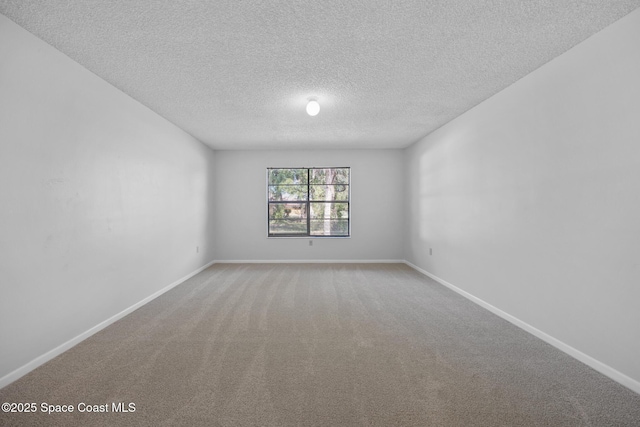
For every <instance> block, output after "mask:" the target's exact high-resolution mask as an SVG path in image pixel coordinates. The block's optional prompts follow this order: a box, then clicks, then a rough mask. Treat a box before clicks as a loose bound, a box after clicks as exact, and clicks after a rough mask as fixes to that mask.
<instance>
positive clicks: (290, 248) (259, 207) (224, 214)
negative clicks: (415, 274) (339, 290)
mask: <svg viewBox="0 0 640 427" xmlns="http://www.w3.org/2000/svg"><path fill="white" fill-rule="evenodd" d="M402 163H403V153H402V151H401V150H359V151H349V150H344V151H341V150H336V151H329V150H323V151H313V150H306V151H305V150H300V151H295V150H288V151H216V176H217V177H218V179H217V180H216V185H217V189H216V191H217V198H218V199H217V201H218V203H217V205H216V214H215V216H216V236H217V242H216V248H217V249H216V250H217V252H216V257H217V259H218V260H254V261H255V260H341V259H342V260H390V259H391V260H399V259H402V234H403V230H404V228H403V227H404V224H403V221H404V216H403V214H402V205H403V192H402V191H401V190H399V189H401V188H402V179H403V175H402ZM298 166H302V167H305V166H309V167H313V166H321V167H322V166H350V167H351V221H352V226H351V237H350V238H346V239H345V238H328V239H327V238H315V239H313V246H309V239H308V238H307V239H300V238H290V239H285V238H270V239H268V238H267V202H266V197H267V194H266V191H267V184H266V169H267V167H298Z"/></svg>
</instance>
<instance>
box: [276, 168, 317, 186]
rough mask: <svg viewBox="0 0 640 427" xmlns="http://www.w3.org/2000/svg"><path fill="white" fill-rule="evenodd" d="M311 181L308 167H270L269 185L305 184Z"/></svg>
mask: <svg viewBox="0 0 640 427" xmlns="http://www.w3.org/2000/svg"><path fill="white" fill-rule="evenodd" d="M308 181H309V177H308V170H307V169H269V185H278V184H303V185H306V184H307V182H308Z"/></svg>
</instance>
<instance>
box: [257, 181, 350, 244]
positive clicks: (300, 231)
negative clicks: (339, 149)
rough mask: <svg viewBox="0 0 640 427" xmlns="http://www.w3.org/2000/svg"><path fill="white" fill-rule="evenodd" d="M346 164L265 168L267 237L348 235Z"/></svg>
mask: <svg viewBox="0 0 640 427" xmlns="http://www.w3.org/2000/svg"><path fill="white" fill-rule="evenodd" d="M349 175H350V169H349V168H290V169H285V168H268V169H267V200H268V218H267V221H268V229H269V237H304V236H313V237H348V236H349V231H350V224H349Z"/></svg>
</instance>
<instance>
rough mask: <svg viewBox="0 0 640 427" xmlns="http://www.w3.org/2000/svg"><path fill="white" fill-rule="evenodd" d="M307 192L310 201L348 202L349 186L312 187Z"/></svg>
mask: <svg viewBox="0 0 640 427" xmlns="http://www.w3.org/2000/svg"><path fill="white" fill-rule="evenodd" d="M309 191H310V194H309V197H310V200H328V201H334V200H343V201H348V200H349V186H348V185H344V184H337V185H312V186H310V188H309Z"/></svg>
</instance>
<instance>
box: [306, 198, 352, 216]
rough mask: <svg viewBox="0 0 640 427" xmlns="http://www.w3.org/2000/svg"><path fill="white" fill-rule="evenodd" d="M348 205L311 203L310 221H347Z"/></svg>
mask: <svg viewBox="0 0 640 427" xmlns="http://www.w3.org/2000/svg"><path fill="white" fill-rule="evenodd" d="M348 218H349V204H348V203H341V202H336V203H311V219H314V220H323V219H327V220H329V219H332V220H333V219H348Z"/></svg>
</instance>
